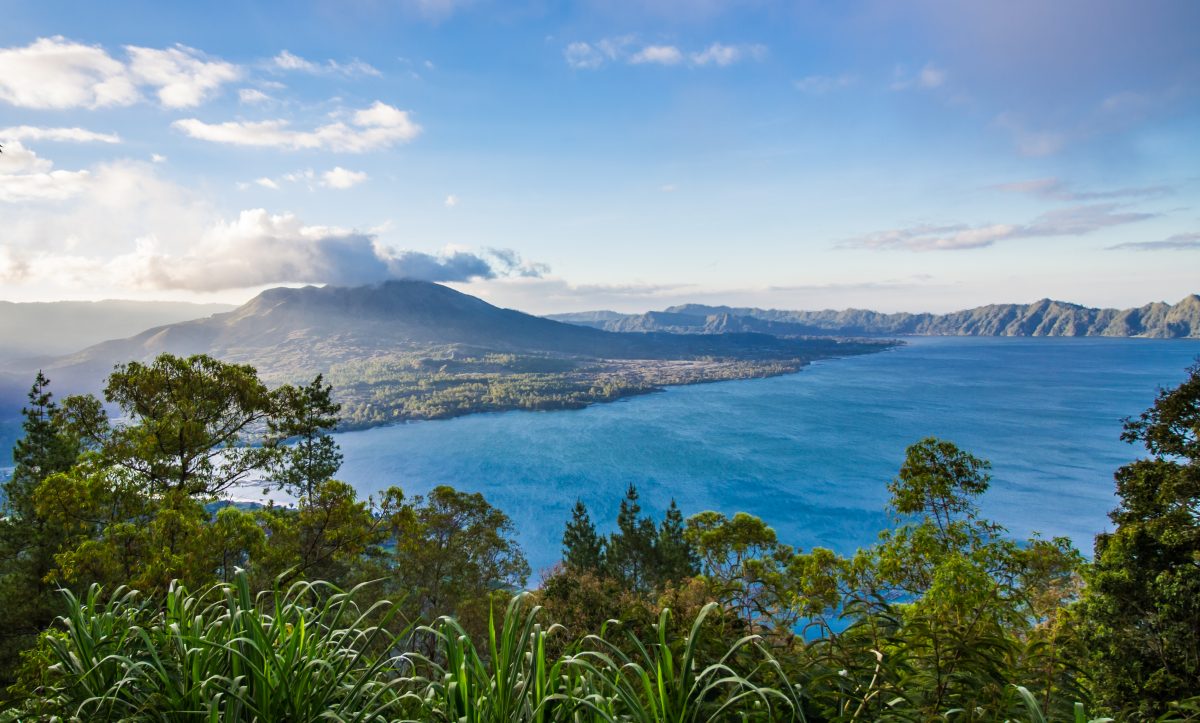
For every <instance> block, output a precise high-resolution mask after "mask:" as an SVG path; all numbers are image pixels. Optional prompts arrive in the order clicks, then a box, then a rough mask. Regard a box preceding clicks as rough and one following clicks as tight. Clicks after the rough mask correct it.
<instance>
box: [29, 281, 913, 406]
mask: <svg viewBox="0 0 1200 723" xmlns="http://www.w3.org/2000/svg"><path fill="white" fill-rule="evenodd" d="M890 345H891V344H890V343H884V342H845V341H839V340H837V339H832V338H823V339H788V338H779V337H776V336H771V335H768V334H762V333H731V334H710V335H700V334H669V333H662V332H651V333H643V334H623V333H615V332H609V331H604V330H600V329H592V328H587V327H584V326H577V325H573V324H566V323H562V322H558V321H553V320H550V319H544V318H541V317H536V316H531V315H529V314H524V313H522V312H519V311H514V310H511V309H501V308H498V307H496V306H492V305H491V304H488V303H487V302H485V301H482V300H480V299H477V298H475V297H473V296H468V295H466V294H463V293H460V292H458V291H455V290H453V289H450V288H448V287H445V286H441V285H438V284H433V283H429V282H423V281H388V282H384V283H381V284H377V285H373V286H361V287H352V288H346V287H320V288H318V287H312V286H309V287H304V288H299V289H292V288H279V289H271V290H269V291H265V292H263V293H262V294H260V295H258V296H257V297H255V298H254V299H252V300H251V301H249V302H247V303H246V304H244V305H243V306H240V307H238V308H237V309H234V310H233V311H229V312H226V313H223V314H215V315H213V316H211V317H209V318H206V319H196V320H192V321H186V322H182V323H177V324H168V325H164V326H158V327H155V328H152V329H148V330H146V331H144V332H142V333H140V334H137V335H136V336H132V337H129V338H125V339H114V340H111V341H106V342H103V343H100V344H96V345H93V346H91V347H88V348H86V349H84V350H82V351H80V352H77V353H75V354H72V355H69V356H66V357H62V358H60V359H57V360H56V361H55V362H54V363H53V364H52V365H50V366H49V367H47V371H48V373H49V375H50V377H51V379H52V380H53V382H54V388H55V391H56V393H58V394H62V393H64V392H78V391H96V390H98V389H99V388H100V386H101V385H102V380H103V379H104V378H105V377H106V376H107V374H108V372H109V371H111V369H112V367H113V365H115V364H119V363H122V362H127V361H131V360H137V361H145V360H149V359H152V358H154V357H155V356H157V355H158V354H160V353H163V352H170V353H173V354H178V355H189V354H198V353H205V354H211V355H213V356H215V357H217V358H220V359H223V360H225V361H230V362H237V363H247V364H251V365H253V366H254V367H256V368H257V369H258V370H259V373H260V374H261V375H262V376H263V378H264V379H266V380H268V381H269V382H272V383H280V382H297V381H307V380H309V379H311V378H312V377H313V376H314V375H316V374H318V373H321V374H325V375H326V379H328V380H329V381H330V383H332V384H333V385H334V393H335V396H336V397H337V398H338V399H339V401H341V402H342V403H343V405H344V407H345V408H344V412H343V416H344V419H345V420H346V421H347V423H348V424H349V425H354V426H366V425H371V424H378V423H382V422H389V421H395V420H402V419H427V418H438V417H447V416H455V415H458V414H467V413H470V412H476V411H500V410H504V409H555V408H574V407H579V406H584V405H586V404H590V403H592V402H597V401H608V400H612V399H618V398H620V397H624V396H629V395H632V394H642V393H645V392H650V391H655V390H657V389H659V388H660V387H662V386H664V385H669V384H691V383H698V382H708V381H717V380H723V379H746V378H752V377H762V376H769V375H774V374H785V373H789V372H794V371H796V370H797V369H799V368H800V367H802V366H804V365H805V364H807V363H809V362H810V361H812V360H814V359H821V358H829V357H833V356H845V355H850V354H863V353H869V352H873V351H880V350H883V349H886V348H888V347H889V346H890ZM31 376H32V372H30V377H31ZM23 383H24V386H26V387H27V386H28V381H27V380H26V381H23Z"/></svg>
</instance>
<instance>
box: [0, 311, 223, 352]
mask: <svg viewBox="0 0 1200 723" xmlns="http://www.w3.org/2000/svg"><path fill="white" fill-rule="evenodd" d="M232 308H233V306H231V305H229V304H188V303H184V302H174V301H118V300H107V301H52V302H32V303H17V302H12V301H0V339H2V340H3V341H4V343H3V344H0V364H3V363H8V362H12V361H15V360H19V359H28V358H33V357H48V356H58V355H60V354H67V353H69V352H72V351H75V350H77V349H79V348H81V347H84V346H88V345H90V344H96V343H98V342H101V341H104V340H105V339H113V338H116V337H123V336H129V335H130V334H136V333H138V332H139V331H141V330H143V329H146V328H148V327H152V326H160V325H162V324H173V323H176V322H180V321H186V320H188V319H199V318H201V317H204V316H209V315H211V314H216V313H220V312H223V311H229V310H230V309H232Z"/></svg>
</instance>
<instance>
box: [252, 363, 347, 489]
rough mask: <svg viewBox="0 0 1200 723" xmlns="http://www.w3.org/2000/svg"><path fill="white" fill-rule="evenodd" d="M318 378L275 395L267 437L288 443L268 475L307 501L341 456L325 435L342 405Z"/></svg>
mask: <svg viewBox="0 0 1200 723" xmlns="http://www.w3.org/2000/svg"><path fill="white" fill-rule="evenodd" d="M332 391H333V387H332V386H331V385H329V384H325V382H324V378H323V377H322V375H320V374H318V375H317V377H316V378H315V379H313V380H312V381H311V382H310V383H308V384H307V385H305V386H302V387H292V386H284V387H281V388H280V389H279V390H278V392H277V393H276V394H277V400H276V405H277V406H276V415H275V418H273V419H271V421H270V423H269V429H270V436H271V437H272V438H274V439H277V440H282V441H286V442H290V444H288V445H287V446H285V447H283V448H282V449H281V454H280V455H279V456H278V457H277V458H276V460H274V464H273V466H272V469H271V475H272V477H273V478H274V480H275V481H276V482H277V483H278V484H279V486H280V488H282V489H284V490H287V491H288V492H289V493H291V494H292V495H294V496H296V497H311V496H312V495H313V492H314V490H315V489H316V487H317V485H320V484H321V483H323V482H327V481H329V480H331V479H333V475H335V474H336V473H337V471H338V468H339V467H341V466H342V454H341V451H340V450H339V449H338V445H337V442H335V441H334V440H333V437H331V436H329V432H331V431H333V429H334V428H335V427H336V426H337V424H338V412H340V411H341V409H342V405H340V404H338V403H336V402H334V401H333V398H332Z"/></svg>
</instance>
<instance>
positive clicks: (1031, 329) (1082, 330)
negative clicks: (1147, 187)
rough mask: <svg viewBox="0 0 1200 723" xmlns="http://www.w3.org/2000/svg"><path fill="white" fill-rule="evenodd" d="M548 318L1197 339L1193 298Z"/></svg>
mask: <svg viewBox="0 0 1200 723" xmlns="http://www.w3.org/2000/svg"><path fill="white" fill-rule="evenodd" d="M548 318H551V319H556V320H558V321H566V322H570V323H573V324H580V325H584V326H588V327H592V328H598V329H605V330H608V331H641V332H650V331H658V332H661V331H668V332H674V333H687V334H724V333H747V332H753V333H760V334H772V335H779V336H808V335H822V334H834V335H845V336H898V335H917V336H1138V337H1150V338H1162V339H1178V338H1200V296H1197V295H1194V294H1193V295H1192V296H1188V297H1186V298H1184V299H1183V300H1182V301H1180V302H1179V303H1178V304H1175V305H1171V304H1164V303H1161V302H1156V303H1153V304H1147V305H1145V306H1142V307H1138V308H1134V309H1094V308H1089V307H1086V306H1080V305H1078V304H1068V303H1065V302H1062V301H1052V300H1050V299H1042V300H1041V301H1037V302H1034V303H1032V304H992V305H989V306H980V307H978V308H975V309H967V310H965V311H956V312H954V313H950V314H908V313H899V314H884V313H880V312H877V311H868V310H864V309H846V310H843V311H832V310H824V311H783V310H778V309H755V308H737V307H730V306H705V305H703V304H684V305H681V306H672V307H670V308H668V309H666V310H664V311H650V312H646V313H645V314H614V313H613V312H593V311H587V312H580V313H575V314H555V315H552V316H550V317H548Z"/></svg>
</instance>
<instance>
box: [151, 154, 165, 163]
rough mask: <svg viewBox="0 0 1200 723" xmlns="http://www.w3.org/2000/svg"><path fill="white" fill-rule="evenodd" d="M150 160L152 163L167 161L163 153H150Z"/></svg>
mask: <svg viewBox="0 0 1200 723" xmlns="http://www.w3.org/2000/svg"><path fill="white" fill-rule="evenodd" d="M150 160H151V161H152V162H153V163H166V162H167V157H166V156H164V155H162V154H161V153H151V154H150Z"/></svg>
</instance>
